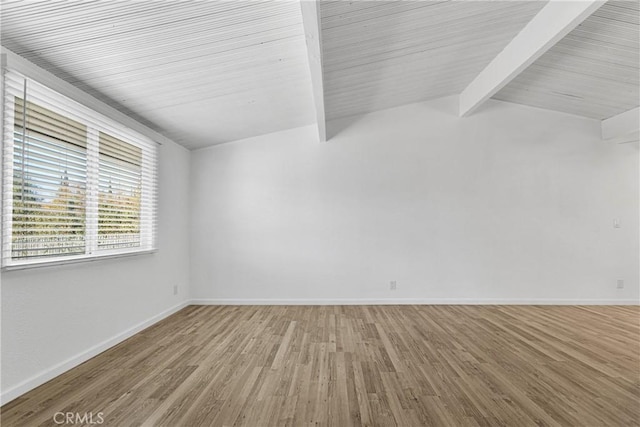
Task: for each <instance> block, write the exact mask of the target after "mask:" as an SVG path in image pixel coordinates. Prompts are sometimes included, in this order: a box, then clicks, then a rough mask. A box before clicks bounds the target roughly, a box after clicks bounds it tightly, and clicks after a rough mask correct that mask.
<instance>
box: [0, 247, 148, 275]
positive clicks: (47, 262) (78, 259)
mask: <svg viewBox="0 0 640 427" xmlns="http://www.w3.org/2000/svg"><path fill="white" fill-rule="evenodd" d="M157 251H158V250H157V249H148V250H142V251H131V252H120V253H117V254H113V253H112V254H104V255H93V256H86V255H82V256H78V257H73V258H71V257H70V258H68V259H56V260H43V261H33V260H32V261H29V262H27V263H23V264H21V263H17V264H11V265H6V266H3V267H2V272H6V271H14V270H26V269H32V268H40V267H53V266H57V265H65V264H78V263H87V262H93V261H102V260H107V259H113V258H124V257H131V256H136V255H148V254H153V253H155V252H157Z"/></svg>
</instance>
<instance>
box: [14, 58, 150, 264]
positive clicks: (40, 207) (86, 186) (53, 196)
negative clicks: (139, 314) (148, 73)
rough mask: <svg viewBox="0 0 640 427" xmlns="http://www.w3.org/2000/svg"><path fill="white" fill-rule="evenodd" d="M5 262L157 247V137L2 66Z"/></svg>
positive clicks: (42, 261) (47, 260) (33, 261)
mask: <svg viewBox="0 0 640 427" xmlns="http://www.w3.org/2000/svg"><path fill="white" fill-rule="evenodd" d="M4 85H5V86H4V89H5V90H4V100H3V102H4V104H3V107H4V108H3V111H4V117H3V129H2V137H3V153H2V155H3V164H2V165H3V169H2V170H3V174H2V175H3V176H2V266H3V267H12V266H28V265H37V264H46V263H52V262H61V261H70V260H81V259H85V258H95V257H102V256H113V255H122V254H132V253H138V252H148V251H151V250H154V249H155V247H156V194H157V191H156V181H157V178H156V163H157V145H156V143H155V142H154V141H152V140H150V139H148V138H146V137H144V136H142V135H140V134H138V133H136V132H134V131H132V130H130V129H127V128H126V127H124V126H122V125H120V124H118V123H116V122H114V121H112V120H110V119H108V118H106V117H104V116H102V115H100V114H98V113H95V112H93V111H92V110H90V109H88V108H86V107H84V106H82V105H80V104H78V103H76V102H74V101H72V100H70V99H68V98H66V97H64V96H62V95H60V94H58V93H56V92H54V91H52V90H50V89H48V88H46V87H45V86H43V85H41V84H39V83H37V82H35V81H33V80H31V79H28V78H26V77H24V76H22V75H21V74H19V73H17V72H15V71H12V70H5V72H4Z"/></svg>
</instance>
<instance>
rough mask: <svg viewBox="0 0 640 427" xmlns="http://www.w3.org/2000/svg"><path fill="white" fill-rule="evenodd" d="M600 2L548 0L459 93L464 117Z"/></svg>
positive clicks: (585, 16) (576, 24) (601, 3)
mask: <svg viewBox="0 0 640 427" xmlns="http://www.w3.org/2000/svg"><path fill="white" fill-rule="evenodd" d="M604 3H605V1H602V0H577V1H565V0H550V1H549V3H547V4H546V5H545V6H544V7H543V8H542V9H541V10H540V12H538V14H537V15H536V16H534V17H533V19H531V21H530V22H529V23H528V24H527V25H526V26H525V27H524V28H523V29H522V31H520V33H518V34H517V35H516V36H515V37H514V38H513V40H511V42H510V43H509V44H508V45H507V46H506V47H505V48H504V49H503V50H502V52H500V53H499V54H498V55H497V56H496V57H495V58H494V59H493V60H492V61H491V62H490V63H489V65H487V67H486V68H485V69H484V70H482V71H481V72H480V74H478V76H477V77H476V78H475V79H474V80H473V81H472V82H471V83H470V84H469V85H468V86H467V87H466V89H464V90H463V91H462V93H461V94H460V116H466V115H468V114H470V113H472V112H473V111H474V110H475V109H476V108H478V107H479V106H480V105H482V103H483V102H484V101H486V100H487V99H489V98H491V97H492V96H493V95H495V94H496V92H498V91H499V90H500V89H502V88H503V87H504V86H506V85H507V84H508V83H509V82H510V81H511V80H513V79H514V78H515V77H516V76H517V75H518V74H520V73H521V72H522V71H523V70H524V69H526V68H527V67H528V66H529V65H531V64H532V63H533V62H534V61H535V60H536V59H538V58H539V57H540V56H542V54H543V53H545V52H546V51H547V50H549V49H550V48H551V47H552V46H553V45H555V44H556V43H557V42H558V41H560V40H561V39H562V38H563V37H564V36H566V35H567V34H568V33H569V32H570V31H571V30H573V29H574V28H575V27H577V26H578V25H579V24H580V23H581V22H582V21H584V20H585V19H586V18H587V17H588V16H589V15H591V14H592V13H593V12H595V11H596V10H598V8H599V7H600V6H602V5H603V4H604Z"/></svg>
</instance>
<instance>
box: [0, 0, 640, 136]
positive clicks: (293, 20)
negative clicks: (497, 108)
mask: <svg viewBox="0 0 640 427" xmlns="http://www.w3.org/2000/svg"><path fill="white" fill-rule="evenodd" d="M552 1H555V0H552ZM589 3H591V2H589ZM639 4H640V1H639V0H611V1H609V2H607V3H606V4H604V5H603V6H601V5H600V4H598V5H597V6H596V7H594V8H593V10H590V11H589V12H588V13H585V14H583V16H582V17H581V18H580V20H579V21H578V22H575V25H574V26H573V27H571V28H569V29H568V30H567V31H568V33H567V34H566V35H565V34H562V37H559V36H558V37H557V40H554V43H552V44H551V45H550V46H545V47H544V49H543V51H542V52H541V53H540V56H539V57H535V60H532V62H531V63H530V64H529V63H527V64H525V65H526V66H522V67H521V68H522V69H521V70H518V73H516V75H515V76H511V77H510V79H508V80H505V81H504V82H503V84H502V85H501V86H500V87H499V89H498V90H497V91H496V92H495V93H491V94H490V96H492V97H493V98H494V99H499V100H504V101H509V102H515V103H520V104H525V105H531V106H536V107H541V108H547V109H551V110H557V111H563V112H567V113H571V114H577V115H581V116H585V117H589V118H594V119H609V118H610V117H615V116H617V115H619V114H621V113H624V112H626V111H629V110H632V109H633V108H635V107H638V104H639V98H640V93H639V88H640V83H639V80H640V68H639V63H640V42H639V38H640V33H639V28H640V26H639ZM546 5H547V2H546V1H540V0H533V1H489V0H487V1H464V0H461V1H437V0H422V1H408V0H402V1H362V0H360V1H344V0H339V1H328V0H323V1H321V2H318V3H303V5H302V8H301V4H300V3H299V2H298V1H282V0H275V1H242V0H238V1H202V2H181V1H171V2H156V1H118V0H108V1H107V0H99V1H94V2H66V1H48V2H44V1H3V2H2V4H1V9H0V11H1V13H2V22H1V23H2V32H1V36H2V45H3V46H5V47H6V48H8V49H10V50H11V51H13V52H15V53H17V54H19V55H21V56H22V57H24V58H26V59H28V60H29V61H31V62H33V63H35V64H36V65H38V66H40V67H41V68H44V69H45V70H47V71H50V72H51V73H53V74H55V75H57V76H58V77H60V78H62V79H64V80H66V81H68V82H70V83H72V84H74V85H75V86H77V87H79V88H80V89H82V90H84V91H85V92H87V93H89V94H91V95H93V96H94V97H96V98H98V99H100V100H102V101H104V102H105V103H107V104H109V105H111V106H113V107H115V108H117V109H119V110H120V111H123V112H125V113H127V114H128V115H130V116H131V117H133V118H135V119H136V120H138V121H140V122H141V123H143V124H145V125H147V126H148V127H150V128H152V129H154V130H156V131H158V132H160V133H162V134H164V135H166V136H167V137H169V138H171V139H173V140H175V141H177V142H179V143H181V144H183V145H185V146H186V147H188V148H199V147H204V146H208V145H213V144H219V143H223V142H229V141H234V140H237V139H242V138H246V137H250V136H255V135H260V134H265V133H269V132H273V131H277V130H283V129H288V128H293V127H298V126H303V125H308V124H312V123H314V122H316V121H318V122H319V127H324V125H325V124H326V122H327V121H330V120H332V119H336V118H342V117H346V116H352V115H357V114H363V113H367V112H372V111H376V110H380V109H384V108H389V107H393V106H397V105H403V104H407V103H412V102H418V101H422V100H428V99H433V98H438V97H442V96H449V95H459V94H461V93H462V92H464V91H465V88H467V87H469V85H470V84H471V83H472V82H474V79H477V77H478V75H479V74H480V73H481V72H482V71H483V70H484V69H485V68H487V67H488V66H489V65H490V64H492V61H495V60H496V58H497V57H498V56H499V55H500V54H501V52H502V51H503V50H505V48H507V46H509V45H510V43H512V42H513V41H514V40H516V39H517V36H518V35H519V34H520V33H521V32H522V31H523V29H524V28H525V26H527V25H528V24H529V23H531V22H533V20H534V18H535V17H536V16H539V15H540V14H541V11H542V10H543V9H544V8H545V6H546ZM305 10H307V11H308V10H311V16H309V12H305ZM305 13H306V14H305ZM305 39H306V41H305ZM307 45H308V46H307ZM314 49H315V52H314ZM329 136H331V135H329Z"/></svg>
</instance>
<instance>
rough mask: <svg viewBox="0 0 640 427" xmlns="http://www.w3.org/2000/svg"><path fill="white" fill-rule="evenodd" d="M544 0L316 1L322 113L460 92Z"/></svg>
mask: <svg viewBox="0 0 640 427" xmlns="http://www.w3.org/2000/svg"><path fill="white" fill-rule="evenodd" d="M544 4H545V2H540V1H515V2H498V1H495V2H483V1H480V2H475V1H402V2H397V1H358V2H344V1H334V2H323V3H322V4H321V7H320V14H321V28H322V47H323V69H324V91H325V108H326V111H327V119H328V120H331V119H335V118H338V117H344V116H351V115H356V114H362V113H368V112H371V111H376V110H381V109H385V108H389V107H393V106H397V105H402V104H408V103H412V102H417V101H421V100H425V99H432V98H438V97H441V96H447V95H454V94H458V93H460V92H461V91H462V90H463V89H464V88H465V86H466V85H467V84H469V82H471V80H473V78H474V77H475V76H476V75H478V73H479V72H480V71H482V69H483V68H484V67H486V66H487V64H488V63H489V62H490V61H491V60H492V59H493V58H494V57H495V56H496V55H497V54H498V53H499V52H500V51H501V50H502V49H503V48H504V47H505V46H506V45H507V44H508V43H509V42H510V41H511V39H513V37H514V36H515V35H516V34H517V33H518V32H519V31H520V30H521V29H522V28H523V27H524V26H525V24H526V23H527V22H529V21H530V20H531V18H532V17H533V16H534V15H535V14H536V13H537V12H538V11H539V10H540V9H541V8H542V7H543V6H544Z"/></svg>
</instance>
